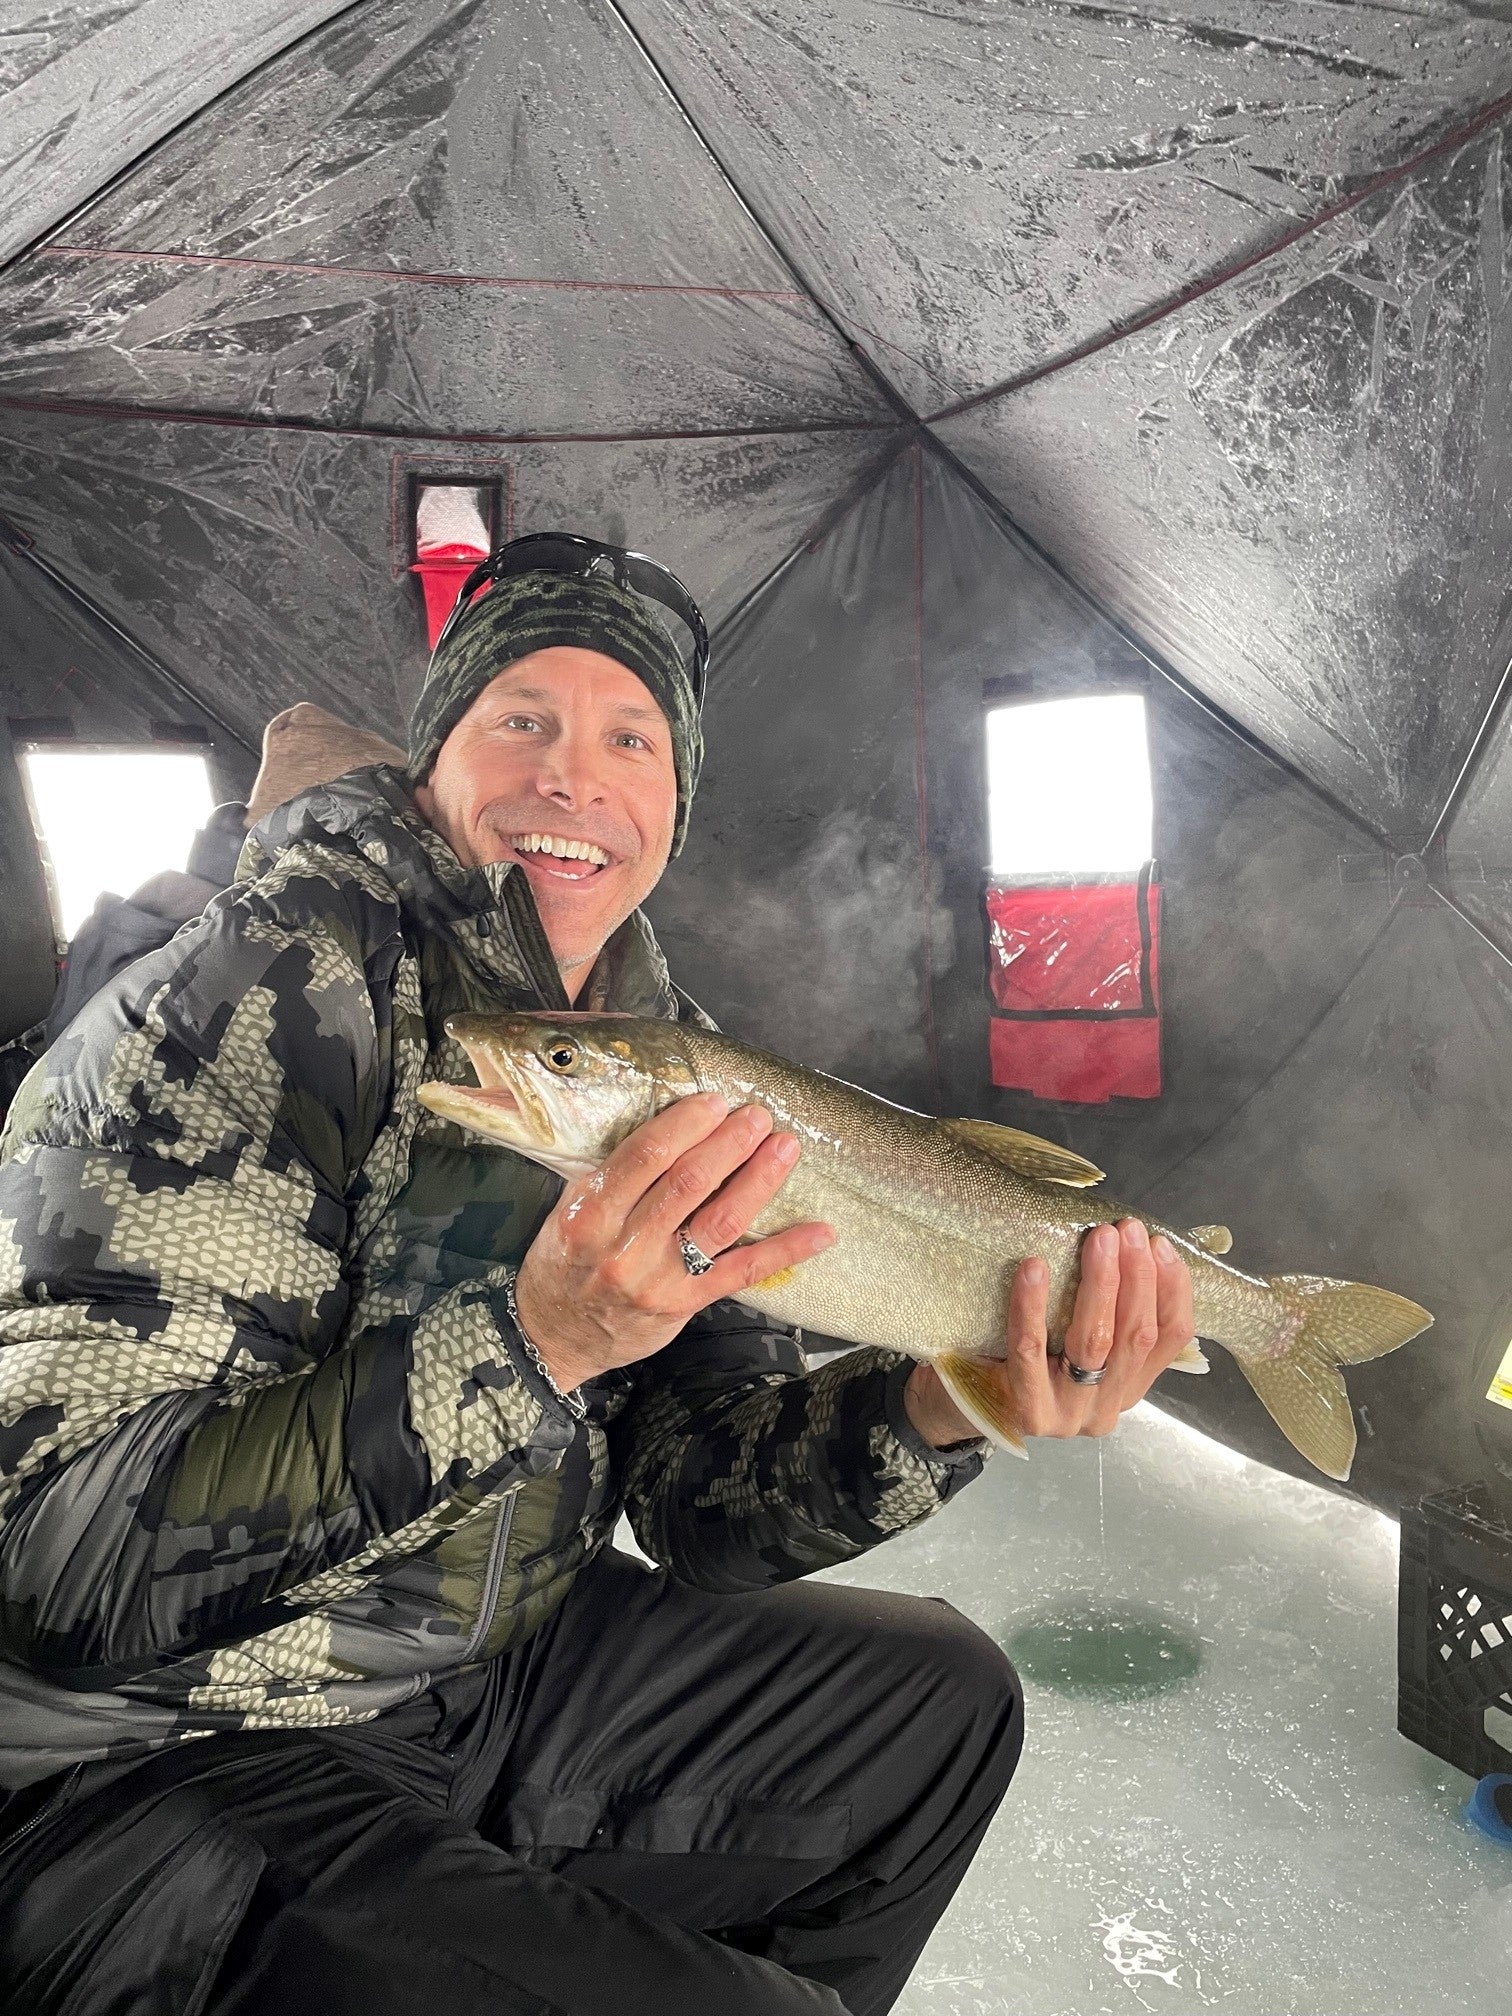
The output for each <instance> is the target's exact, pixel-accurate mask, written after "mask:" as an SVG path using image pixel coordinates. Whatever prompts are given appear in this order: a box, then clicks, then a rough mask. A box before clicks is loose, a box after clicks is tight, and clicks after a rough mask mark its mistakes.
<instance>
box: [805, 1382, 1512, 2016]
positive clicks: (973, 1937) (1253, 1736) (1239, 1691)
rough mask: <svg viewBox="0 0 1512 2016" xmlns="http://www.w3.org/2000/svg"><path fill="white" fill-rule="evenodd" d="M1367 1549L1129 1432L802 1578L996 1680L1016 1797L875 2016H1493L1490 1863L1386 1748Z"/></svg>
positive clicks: (1192, 1448) (1498, 1895)
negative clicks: (1013, 1699)
mask: <svg viewBox="0 0 1512 2016" xmlns="http://www.w3.org/2000/svg"><path fill="white" fill-rule="evenodd" d="M1100 1452H1101V1464H1099V1453H1100ZM1396 1549H1397V1529H1396V1527H1395V1526H1394V1525H1393V1524H1392V1523H1391V1522H1390V1521H1389V1520H1386V1519H1384V1518H1382V1517H1381V1516H1380V1515H1379V1514H1377V1513H1375V1512H1371V1511H1367V1510H1365V1509H1363V1508H1362V1507H1360V1506H1358V1505H1354V1504H1351V1503H1348V1502H1346V1501H1345V1500H1343V1499H1340V1498H1337V1497H1334V1496H1332V1495H1331V1494H1329V1493H1326V1492H1324V1491H1322V1490H1316V1489H1314V1488H1312V1487H1311V1486H1309V1485H1304V1484H1297V1483H1295V1482H1293V1481H1292V1480H1291V1479H1289V1478H1286V1477H1282V1476H1280V1475H1278V1474H1276V1473H1274V1472H1272V1471H1269V1470H1266V1469H1264V1468H1262V1467H1261V1466H1259V1465H1256V1464H1251V1463H1248V1462H1246V1461H1245V1460H1244V1459H1243V1458H1242V1457H1237V1456H1234V1455H1232V1454H1231V1453H1230V1452H1229V1451H1227V1450H1225V1449H1221V1448H1218V1447H1217V1446H1215V1445H1214V1444H1212V1443H1210V1442H1207V1441H1205V1440H1203V1439H1201V1438H1200V1437H1197V1436H1195V1435H1193V1434H1192V1433H1190V1432H1189V1431H1188V1430H1186V1429H1184V1428H1181V1427H1179V1426H1177V1424H1176V1423H1174V1422H1172V1421H1171V1420H1169V1419H1168V1418H1167V1417H1165V1416H1163V1415H1160V1414H1157V1413H1155V1412H1154V1410H1153V1409H1151V1408H1148V1407H1144V1408H1140V1409H1139V1410H1137V1412H1136V1413H1135V1414H1133V1415H1131V1416H1130V1417H1129V1419H1128V1420H1126V1421H1125V1423H1124V1424H1123V1426H1122V1427H1121V1428H1120V1429H1119V1431H1118V1433H1117V1434H1116V1435H1115V1436H1114V1437H1113V1438H1112V1439H1111V1440H1109V1441H1107V1442H1104V1443H1101V1444H1098V1443H1094V1442H1077V1443H1066V1444H1057V1445H1053V1446H1052V1445H1047V1444H1039V1445H1037V1446H1036V1448H1035V1450H1034V1454H1033V1458H1032V1460H1031V1461H1030V1462H1027V1463H1019V1462H1015V1461H1013V1460H1012V1458H1009V1457H1004V1456H998V1457H996V1458H994V1460H993V1461H992V1462H991V1463H990V1464H989V1465H988V1467H987V1471H986V1473H985V1474H984V1475H983V1476H982V1477H981V1478H980V1479H979V1480H978V1481H977V1482H976V1483H975V1484H973V1485H972V1486H971V1488H970V1489H969V1490H967V1491H966V1492H964V1493H963V1494H962V1496H961V1497H960V1498H958V1499H957V1500H956V1502H955V1504H954V1505H952V1506H950V1507H948V1508H947V1509H946V1510H945V1511H944V1512H942V1513H941V1514H940V1516H939V1517H938V1518H936V1519H933V1520H931V1521H930V1522H929V1523H928V1524H927V1525H925V1526H924V1527H921V1528H920V1529H919V1530H918V1531H917V1532H915V1533H912V1534H909V1535H906V1536H904V1537H903V1538H902V1539H899V1540H897V1541H894V1542H893V1543H891V1544H890V1545H888V1546H885V1547H883V1548H881V1549H880V1550H878V1551H877V1552H875V1553H873V1554H871V1555H869V1556H868V1557H867V1558H866V1559H865V1560H864V1561H860V1562H857V1563H855V1564H853V1565H852V1566H850V1567H848V1568H845V1569H842V1570H833V1571H830V1579H833V1580H835V1581H842V1582H853V1583H869V1584H871V1585H873V1586H876V1587H885V1588H889V1589H900V1590H916V1591H920V1592H927V1593H929V1594H935V1595H942V1596H945V1597H946V1598H948V1600H949V1601H951V1602H953V1603H954V1604H955V1605H956V1607H957V1608H958V1609H960V1610H962V1611H964V1612H965V1613H966V1615H967V1616H969V1617H971V1618H973V1619H974V1620H975V1621H976V1622H977V1623H978V1624H980V1625H981V1626H982V1627H983V1628H984V1629H985V1630H986V1631H988V1632H989V1633H990V1634H991V1635H992V1637H993V1638H995V1639H996V1640H997V1641H998V1643H999V1644H1001V1645H1002V1646H1004V1647H1005V1648H1006V1650H1007V1651H1008V1652H1009V1653H1010V1654H1011V1655H1012V1657H1013V1658H1014V1660H1015V1662H1016V1664H1017V1665H1018V1668H1019V1672H1020V1674H1021V1676H1022V1678H1023V1682H1024V1691H1025V1699H1026V1704H1027V1731H1028V1733H1027V1740H1026V1745H1025V1751H1024V1761H1023V1763H1022V1765H1021V1767H1020V1770H1019V1775H1018V1777H1017V1779H1016V1781H1015V1783H1014V1786H1013V1790H1012V1791H1011V1793H1010V1794H1009V1798H1008V1801H1007V1803H1006V1804H1005V1806H1004V1807H1003V1809H1002V1810H1001V1812H1000V1813H999V1815H998V1817H997V1820H996V1821H995V1822H994V1825H993V1828H992V1831H991V1832H990V1833H989V1835H988V1837H987V1839H986V1842H985V1843H984V1845H983V1847H982V1850H981V1852H980V1854H979V1855H978V1857H977V1860H976V1862H975V1864H974V1865H973V1867H972V1870H971V1872H970V1874H969V1875H968V1876H967V1878H966V1881H965V1883H964V1884H963V1885H962V1888H961V1890H960V1891H959V1892H958V1893H957V1896H956V1900H955V1903H954V1905H953V1906H952V1908H951V1910H950V1912H949V1913H948V1915H947V1916H946V1917H945V1919H944V1920H943V1921H942V1922H941V1924H940V1926H939V1928H938V1930H937V1931H936V1934H935V1937H934V1939H933V1940H932V1941H931V1943H930V1945H929V1947H928V1948H927V1949H926V1951H925V1953H924V1956H923V1958H922V1960H921V1962H920V1964H919V1969H918V1972H917V1974H916V1976H915V1979H914V1981H913V1983H912V1984H911V1985H910V1987H909V1989H908V1991H907V1993H906V1994H905V1996H904V1998H903V2000H902V2002H901V2003H900V2004H899V2016H1009V2012H1011V2016H1098V2012H1104V2011H1112V2012H1124V2011H1128V2012H1130V2016H1134V2012H1137V2011H1138V2010H1140V2009H1144V2010H1154V2011H1159V2012H1162V2016H1188V2012H1193V2016H1195V2012H1198V2011H1202V2010H1206V2009H1222V2010H1224V2011H1227V2012H1230V2016H1397V2012H1401V2016H1427V2012H1438V2011H1446V2012H1455V2016H1493V2012H1494V2016H1506V2012H1507V2011H1508V2009H1509V2008H1512V1849H1508V1848H1504V1847H1500V1846H1498V1845H1497V1844H1496V1843H1494V1842H1491V1841H1488V1840H1486V1839H1485V1838H1484V1837H1482V1836H1480V1835H1476V1834H1474V1833H1472V1832H1471V1831H1470V1830H1469V1828H1468V1827H1467V1826H1466V1825H1465V1823H1464V1822H1463V1821H1462V1819H1461V1817H1460V1808H1461V1806H1462V1805H1463V1803H1464V1801H1465V1798H1466V1796H1467V1795H1468V1793H1469V1791H1470V1788H1471V1783H1472V1781H1471V1780H1470V1779H1469V1778H1466V1777H1464V1776H1462V1775H1461V1774H1460V1773H1459V1772H1457V1771H1455V1770H1453V1769H1452V1768H1451V1767H1450V1766H1448V1765H1446V1764H1440V1763H1439V1761H1438V1760H1437V1759H1436V1758H1434V1757H1430V1756H1429V1755H1428V1754H1427V1753H1426V1752H1425V1751H1422V1750H1419V1749H1418V1748H1417V1747H1416V1746H1415V1745H1413V1744H1411V1743H1408V1742H1407V1741H1406V1740H1405V1738H1403V1737H1401V1736H1399V1735H1398V1734H1397V1733H1396V1726H1395V1725H1396V1693H1395V1688H1396V1678H1395V1673H1396V1644H1395V1632H1396ZM1508 1768H1509V1769H1512V1762H1509V1767H1508Z"/></svg>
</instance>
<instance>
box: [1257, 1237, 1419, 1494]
mask: <svg viewBox="0 0 1512 2016" xmlns="http://www.w3.org/2000/svg"><path fill="white" fill-rule="evenodd" d="M1270 1287H1271V1292H1272V1294H1273V1295H1274V1296H1275V1298H1276V1301H1277V1303H1278V1304H1279V1305H1280V1307H1279V1315H1280V1321H1279V1323H1278V1324H1276V1325H1274V1326H1273V1327H1272V1328H1271V1330H1270V1332H1269V1334H1268V1335H1267V1336H1266V1337H1265V1338H1264V1339H1263V1340H1261V1339H1258V1338H1255V1339H1250V1340H1246V1341H1248V1342H1250V1343H1252V1344H1253V1343H1259V1344H1260V1345H1261V1351H1260V1355H1255V1356H1252V1355H1250V1353H1248V1352H1246V1353H1245V1354H1244V1355H1243V1356H1240V1357H1239V1358H1238V1364H1239V1369H1240V1371H1241V1372H1243V1374H1244V1376H1245V1378H1246V1379H1248V1381H1249V1383H1250V1385H1251V1386H1253V1387H1254V1389H1255V1391H1256V1393H1257V1394H1258V1395H1259V1396H1260V1399H1261V1401H1262V1402H1263V1404H1264V1406H1265V1408H1266V1411H1267V1412H1268V1413H1269V1414H1270V1417H1271V1419H1272V1420H1273V1421H1274V1422H1275V1424H1276V1426H1277V1427H1278V1428H1279V1429H1280V1430H1281V1432H1282V1434H1283V1435H1285V1436H1286V1438H1287V1440H1288V1441H1289V1442H1290V1443H1292V1445H1293V1446H1294V1447H1295V1448H1297V1449H1300V1450H1301V1452H1302V1454H1303V1455H1304V1456H1305V1457H1306V1458H1307V1460H1308V1462H1309V1463H1313V1464H1315V1465H1316V1466H1317V1468H1318V1469H1319V1470H1321V1471H1322V1472H1323V1474H1324V1475H1325V1476H1326V1477H1336V1478H1337V1479H1338V1480H1339V1482H1340V1483H1342V1482H1343V1481H1344V1479H1345V1478H1346V1477H1348V1475H1349V1471H1350V1466H1351V1464H1352V1463H1353V1462H1354V1453H1355V1424H1354V1413H1353V1411H1352V1409H1351V1407H1350V1404H1349V1392H1348V1389H1347V1388H1346V1386H1345V1384H1344V1379H1343V1375H1342V1374H1341V1373H1340V1371H1339V1367H1340V1366H1341V1365H1361V1364H1364V1363H1365V1362H1366V1361H1367V1360H1368V1359H1371V1358H1383V1357H1385V1355H1386V1353H1387V1352H1388V1351H1395V1350H1397V1349H1398V1348H1399V1347H1400V1346H1401V1345H1403V1344H1406V1343H1408V1342H1409V1341H1410V1340H1411V1339H1412V1338H1414V1337H1416V1336H1417V1335H1418V1333H1419V1332H1420V1331H1423V1330H1426V1329H1427V1328H1428V1326H1429V1324H1430V1323H1431V1322H1432V1321H1433V1318H1432V1316H1430V1315H1429V1313H1428V1311H1427V1310H1426V1309H1421V1308H1419V1306H1418V1305H1417V1303H1416V1302H1409V1301H1408V1300H1407V1298H1406V1297H1405V1296H1404V1295H1393V1294H1392V1293H1391V1291H1390V1290H1389V1289H1387V1288H1371V1287H1368V1286H1367V1285H1366V1284H1365V1283H1364V1282H1361V1281H1331V1280H1329V1279H1327V1278H1326V1276H1323V1275H1318V1274H1278V1275H1276V1276H1275V1277H1274V1278H1273V1280H1272V1281H1271V1283H1270Z"/></svg>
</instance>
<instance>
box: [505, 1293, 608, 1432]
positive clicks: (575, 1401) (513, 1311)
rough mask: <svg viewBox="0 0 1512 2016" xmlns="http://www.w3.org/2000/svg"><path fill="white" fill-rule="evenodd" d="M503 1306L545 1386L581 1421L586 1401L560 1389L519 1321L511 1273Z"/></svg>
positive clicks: (586, 1409)
mask: <svg viewBox="0 0 1512 2016" xmlns="http://www.w3.org/2000/svg"><path fill="white" fill-rule="evenodd" d="M504 1307H505V1308H506V1309H507V1310H508V1311H509V1320H510V1322H511V1323H513V1325H514V1327H515V1335H516V1336H517V1337H518V1338H519V1340H520V1343H521V1345H522V1346H523V1347H524V1351H525V1356H526V1357H527V1358H528V1359H529V1360H530V1362H531V1364H532V1365H534V1367H535V1369H536V1370H537V1372H539V1373H540V1375H541V1377H542V1378H543V1379H544V1380H545V1381H546V1384H547V1386H548V1387H549V1388H550V1389H551V1391H552V1392H553V1393H554V1394H555V1395H556V1397H557V1399H558V1400H560V1401H561V1403H562V1405H563V1406H564V1407H565V1408H566V1409H567V1412H568V1413H569V1414H570V1415H571V1416H572V1417H573V1419H574V1420H575V1421H581V1420H582V1418H583V1416H584V1415H585V1414H586V1413H587V1412H588V1403H587V1401H586V1400H584V1399H583V1398H582V1396H581V1395H580V1394H577V1393H564V1392H563V1391H562V1389H561V1387H560V1386H558V1384H557V1382H556V1381H555V1379H553V1378H552V1376H551V1367H550V1366H549V1365H548V1364H547V1363H546V1360H545V1359H544V1358H543V1357H542V1356H541V1354H540V1352H539V1351H538V1350H537V1349H536V1347H535V1345H534V1344H533V1343H532V1342H531V1341H530V1338H529V1337H528V1336H527V1335H526V1333H525V1325H524V1324H523V1323H522V1322H521V1321H520V1311H519V1308H518V1306H517V1305H516V1302H515V1277H514V1275H513V1274H511V1275H510V1277H509V1279H508V1280H507V1281H506V1282H505V1283H504Z"/></svg>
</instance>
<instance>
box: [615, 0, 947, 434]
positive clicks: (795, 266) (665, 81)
mask: <svg viewBox="0 0 1512 2016" xmlns="http://www.w3.org/2000/svg"><path fill="white" fill-rule="evenodd" d="M602 5H603V6H604V7H606V8H607V9H608V11H609V12H610V13H611V14H613V15H614V16H615V18H616V20H618V22H619V24H620V26H621V27H622V28H623V29H624V31H625V33H626V34H627V35H628V36H629V37H630V39H631V41H632V42H633V43H634V44H635V46H636V48H637V49H639V51H640V53H641V55H642V57H643V58H644V60H645V61H646V63H647V64H649V66H650V68H651V70H652V72H653V74H654V75H655V77H656V78H657V81H658V82H659V83H660V85H661V87H662V89H663V90H664V91H665V92H666V94H667V96H668V98H669V99H670V100H671V101H672V103H673V104H674V105H675V106H676V107H677V110H678V111H679V112H680V113H681V114H682V116H683V119H684V120H685V121H686V123H687V126H688V130H689V131H690V132H691V133H692V134H693V136H694V138H695V139H696V140H697V141H698V144H699V145H700V146H701V147H702V148H703V150H704V152H705V153H706V154H707V155H708V157H709V159H710V160H711V161H712V162H713V164H714V166H715V168H717V169H718V171H719V173H720V175H721V176H722V177H723V179H724V181H725V183H726V185H727V186H728V188H729V191H730V194H731V195H732V196H733V197H734V198H735V201H736V202H737V203H738V204H739V205H740V207H741V209H742V210H744V212H745V213H746V215H747V217H749V218H750V220H751V222H752V224H754V225H755V227H756V229H757V230H758V231H759V232H760V233H761V235H762V237H763V238H764V239H765V240H766V242H767V244H768V245H770V246H771V248H772V251H773V252H774V253H775V254H776V256H777V258H778V259H780V260H781V262H782V264H783V265H784V266H786V268H787V270H788V271H789V273H791V274H792V276H793V278H794V279H795V280H796V281H797V282H798V285H799V287H800V288H801V289H802V291H803V293H804V294H806V295H807V296H808V298H809V300H810V301H812V302H813V304H814V306H815V308H816V309H817V310H818V311H819V313H820V314H821V315H822V316H823V317H824V319H825V321H826V322H828V323H829V325H830V327H831V328H832V329H833V330H834V332H835V334H836V335H837V336H838V337H839V338H840V341H841V342H842V343H843V344H844V345H845V347H846V348H847V350H849V351H850V352H851V353H852V354H853V355H854V356H855V357H856V358H858V359H859V361H860V363H861V367H862V369H863V370H864V371H865V373H866V375H867V377H868V378H869V379H870V380H871V381H872V383H873V384H874V385H875V387H876V388H877V390H878V391H879V392H880V393H881V394H882V396H883V398H884V399H885V400H886V402H887V403H888V405H890V406H891V407H892V408H893V411H894V413H895V414H896V415H897V416H898V418H900V419H902V420H905V421H909V422H912V423H913V424H914V425H915V426H917V425H918V423H919V415H918V414H917V413H916V412H915V411H914V409H913V407H912V406H910V405H909V403H908V401H907V400H906V399H905V398H904V397H903V394H902V393H901V392H900V391H899V390H898V388H897V386H895V385H894V384H893V382H892V380H891V379H890V378H888V377H887V375H886V374H885V372H883V370H882V368H881V366H880V365H879V364H877V362H876V361H875V359H874V358H872V357H870V356H868V355H867V353H866V351H865V350H864V349H863V348H862V347H861V345H860V344H859V343H858V342H857V341H856V340H855V338H854V337H853V336H852V335H851V334H850V333H849V331H848V330H847V329H846V328H845V327H844V326H843V323H842V321H841V319H840V317H839V316H838V315H837V314H836V312H835V311H834V309H832V308H831V307H830V305H829V303H828V302H827V301H826V300H825V299H824V298H823V296H822V295H821V294H820V292H819V290H818V289H817V288H816V287H815V286H814V285H813V284H812V283H811V281H810V280H809V278H808V275H807V274H806V273H805V272H804V270H803V268H802V267H801V266H800V265H799V263H798V261H797V259H795V258H794V257H793V255H792V254H791V253H790V252H789V251H788V249H787V247H786V246H785V245H784V244H783V242H782V240H781V239H780V238H779V237H778V236H777V234H776V232H775V231H774V230H773V229H772V228H771V226H770V225H769V224H768V223H767V222H766V220H765V219H764V218H763V217H762V215H761V213H760V212H759V211H758V210H757V209H756V207H755V205H754V204H753V203H752V202H751V200H750V198H749V197H748V196H747V195H746V194H745V191H744V190H743V189H742V188H741V186H740V184H739V183H738V182H737V181H736V179H735V177H734V175H733V174H732V173H731V172H730V170H729V168H728V167H726V165H725V162H724V158H723V156H722V155H721V154H720V153H719V152H718V150H717V149H716V148H715V147H714V146H713V144H712V142H711V141H710V140H709V139H708V137H707V135H706V134H705V133H704V130H703V128H702V127H701V126H700V125H699V123H698V121H697V120H696V119H695V118H694V117H693V114H692V113H691V112H690V111H689V109H688V107H687V105H686V104H685V103H684V102H683V98H682V94H681V93H680V92H679V91H678V90H677V88H676V87H675V85H674V84H673V83H672V80H671V78H670V77H669V76H668V75H667V73H666V71H665V70H664V69H663V68H662V66H661V64H660V63H659V62H658V61H657V60H656V57H655V56H654V55H653V54H652V51H651V49H650V46H649V45H648V43H647V42H646V40H645V37H644V36H643V35H642V34H641V32H640V30H639V29H638V28H637V27H636V26H635V24H634V22H632V21H631V20H630V18H629V16H628V15H627V14H626V13H625V11H624V9H623V7H621V6H620V5H619V0H602ZM856 326H857V328H860V327H861V325H860V323H859V322H858V323H857V324H856ZM865 333H867V334H871V333H872V332H870V331H867V332H865ZM873 340H874V341H876V342H879V343H881V342H885V341H886V339H885V338H883V337H880V336H874V337H873ZM887 347H888V348H889V349H896V348H897V345H896V344H891V343H889V344H888V345H887ZM906 354H907V353H906V352H904V351H900V352H899V355H900V356H902V355H906ZM909 362H910V363H913V362H914V360H913V359H912V358H910V359H909ZM915 368H916V369H922V368H923V367H922V366H917V365H916V366H915Z"/></svg>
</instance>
